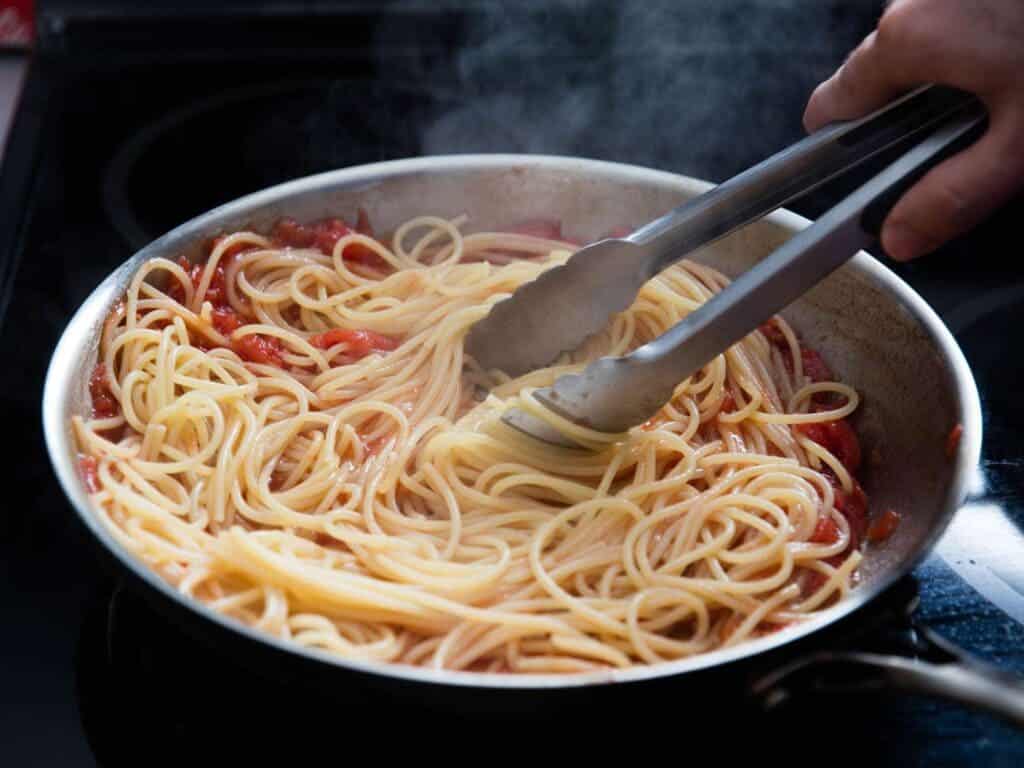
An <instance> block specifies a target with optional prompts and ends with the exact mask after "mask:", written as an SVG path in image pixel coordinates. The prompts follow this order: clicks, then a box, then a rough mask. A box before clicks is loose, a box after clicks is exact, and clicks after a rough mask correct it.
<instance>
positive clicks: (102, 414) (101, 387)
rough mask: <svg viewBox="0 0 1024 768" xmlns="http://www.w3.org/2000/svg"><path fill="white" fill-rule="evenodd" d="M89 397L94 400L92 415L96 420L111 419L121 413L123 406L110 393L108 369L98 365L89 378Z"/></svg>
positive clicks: (100, 364) (101, 364)
mask: <svg viewBox="0 0 1024 768" xmlns="http://www.w3.org/2000/svg"><path fill="white" fill-rule="evenodd" d="M89 396H90V397H91V398H92V415H93V418H94V419H109V418H110V417H112V416H117V415H118V414H119V413H120V412H121V406H120V404H119V403H118V402H117V398H116V397H114V393H113V392H111V391H110V381H109V380H108V379H107V367H106V366H105V365H104V364H103V363H97V364H96V367H95V368H93V369H92V375H91V376H90V377H89Z"/></svg>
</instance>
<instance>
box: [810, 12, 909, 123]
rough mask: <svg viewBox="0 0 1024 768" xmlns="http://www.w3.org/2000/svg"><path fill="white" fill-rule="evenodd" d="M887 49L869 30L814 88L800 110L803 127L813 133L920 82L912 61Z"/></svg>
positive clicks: (876, 105) (879, 103)
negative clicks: (802, 115)
mask: <svg viewBox="0 0 1024 768" xmlns="http://www.w3.org/2000/svg"><path fill="white" fill-rule="evenodd" d="M904 58H906V57H905V56H904V55H902V54H900V53H899V52H897V51H892V50H887V47H886V44H885V40H884V39H883V40H882V42H879V38H878V32H872V33H871V34H870V35H868V36H867V37H866V38H864V41H863V42H862V43H861V44H860V45H858V46H857V47H856V48H855V49H854V50H853V52H852V53H851V54H850V55H849V57H847V59H846V61H845V62H844V63H843V65H842V66H841V67H840V68H839V69H837V70H836V72H835V74H834V75H832V77H830V78H829V79H828V80H826V81H825V82H823V83H822V84H821V85H819V86H818V87H817V88H815V89H814V93H812V94H811V98H810V99H809V100H808V102H807V108H806V109H805V110H804V127H805V128H807V130H808V132H814V131H816V130H818V129H819V128H821V127H822V126H823V125H825V124H827V123H831V122H834V121H836V120H850V119H852V118H855V117H860V116H861V115H866V114H867V113H868V112H871V111H873V110H875V109H878V108H879V107H881V106H883V105H884V104H886V103H888V102H890V101H892V100H893V99H894V98H896V97H897V96H899V95H900V94H902V93H905V92H906V91H908V90H910V89H911V88H913V87H914V86H915V85H918V84H919V83H920V82H922V80H923V78H924V76H923V75H922V74H920V73H919V72H918V71H917V70H918V69H919V67H918V66H916V65H914V64H913V62H912V61H911V62H905V61H902V59H904Z"/></svg>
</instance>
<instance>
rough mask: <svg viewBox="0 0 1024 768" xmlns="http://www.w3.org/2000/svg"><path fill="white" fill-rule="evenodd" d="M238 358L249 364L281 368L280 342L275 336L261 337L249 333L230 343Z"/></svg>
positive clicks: (281, 348)
mask: <svg viewBox="0 0 1024 768" xmlns="http://www.w3.org/2000/svg"><path fill="white" fill-rule="evenodd" d="M231 348H232V349H234V350H235V352H236V353H237V354H238V356H239V357H240V358H242V359H243V360H248V361H249V362H250V363H262V364H264V365H273V366H276V367H278V368H281V367H282V366H283V365H284V360H283V359H282V357H281V353H282V351H283V347H282V345H281V340H280V339H278V338H276V337H275V336H261V335H260V334H258V333H251V334H249V335H247V336H243V337H242V338H240V339H235V340H234V341H232V343H231Z"/></svg>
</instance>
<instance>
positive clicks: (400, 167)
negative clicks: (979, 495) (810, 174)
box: [42, 154, 982, 690]
mask: <svg viewBox="0 0 1024 768" xmlns="http://www.w3.org/2000/svg"><path fill="white" fill-rule="evenodd" d="M524 166H527V167H539V168H543V169H546V170H549V171H562V172H566V173H567V174H568V175H570V176H578V177H581V178H585V177H586V176H588V175H590V176H594V175H605V176H609V177H613V178H614V179H615V180H617V181H618V182H620V183H624V184H625V183H630V182H638V183H647V184H649V185H651V184H656V185H660V186H669V187H672V188H675V189H678V190H679V191H681V192H683V193H686V194H699V193H701V192H703V191H705V190H706V189H708V188H710V187H711V186H713V185H712V184H710V183H709V182H706V181H702V180H699V179H694V178H692V177H688V176H683V175H680V174H675V173H670V172H667V171H661V170H656V169H651V168H646V167H643V166H637V165H629V164H624V163H615V162H608V161H602V160H592V159H586V158H579V157H570V156H560V155H517V154H466V155H435V156H430V157H418V158H407V159H401V160H390V161H385V162H379V163H371V164H367V165H360V166H354V167H351V168H343V169H338V170H334V171H327V172H325V173H320V174H316V175H313V176H306V177H302V178H299V179H295V180H292V181H288V182H285V183H282V184H278V185H275V186H273V187H269V188H267V189H264V190H261V191H258V192H254V193H252V194H250V195H246V196H245V197H242V198H239V199H237V200H234V201H232V202H229V203H226V204H224V205H221V206H219V207H217V208H214V209H213V210H211V211H209V212H207V213H204V214H201V215H200V216H197V217H195V218H193V219H191V220H189V221H187V222H185V223H183V224H181V225H179V226H178V227H176V228H175V229H173V230H171V231H170V232H168V233H167V234H165V235H163V236H162V237H160V238H158V239H156V240H154V241H153V242H152V243H150V244H149V245H147V246H146V247H144V248H142V249H141V250H140V251H138V252H137V253H136V254H135V255H134V256H133V257H132V258H130V259H129V260H128V261H126V262H125V263H124V264H122V265H121V266H120V267H119V268H118V269H117V270H115V271H114V272H113V273H111V274H110V275H109V276H108V277H107V278H106V279H105V280H104V281H103V282H102V283H100V285H99V286H97V288H96V289H95V290H93V291H92V293H91V294H90V295H89V297H88V298H87V299H86V300H85V301H84V302H83V303H82V305H81V306H80V307H79V308H78V309H77V310H76V312H75V313H74V315H73V316H72V318H71V320H70V321H69V322H68V325H67V326H66V328H65V330H64V332H63V333H62V335H61V338H60V340H59V342H58V343H57V346H56V348H55V350H54V353H53V356H52V358H51V360H50V365H49V367H48V370H47V373H46V380H45V385H44V391H43V401H42V420H43V433H44V438H45V442H46V448H47V453H48V455H49V458H50V462H51V464H52V466H53V468H54V472H55V474H56V475H57V479H58V482H59V483H60V485H61V488H62V490H63V491H64V494H65V496H66V497H67V498H68V500H69V501H70V502H71V505H72V506H73V508H74V510H75V513H76V515H77V517H78V518H79V519H80V520H81V521H82V522H83V523H84V525H85V526H86V528H87V529H88V530H89V532H90V533H91V534H92V535H93V536H94V537H95V538H96V539H97V540H98V541H99V542H100V543H101V544H102V545H103V547H104V549H105V550H107V552H108V553H109V554H111V555H113V557H114V559H115V560H116V561H117V562H118V563H119V564H120V565H121V566H123V567H125V568H127V569H128V570H129V571H130V572H131V573H132V574H133V575H134V576H135V577H137V578H139V579H141V581H142V582H143V583H145V584H146V586H148V587H150V588H152V589H153V590H155V591H156V592H158V593H160V595H161V597H163V598H166V599H169V600H170V601H171V602H172V603H175V604H177V607H180V608H184V609H186V610H188V611H189V612H191V613H194V614H196V615H198V616H200V617H202V618H203V619H205V620H207V621H210V622H212V623H213V624H215V625H218V627H219V628H220V629H223V630H227V631H228V632H232V633H237V634H239V635H242V636H243V637H244V638H245V639H247V640H249V641H253V642H255V643H257V644H259V645H262V646H266V647H267V649H272V650H277V651H281V652H284V653H287V654H294V655H296V656H299V657H304V658H306V659H307V660H312V661H319V662H325V663H327V664H330V665H332V666H335V667H339V668H341V669H344V670H349V671H352V672H357V673H363V674H374V675H381V676H384V677H389V678H394V679H397V680H403V681H407V682H413V683H431V684H435V685H443V686H453V687H464V688H486V689H495V690H503V689H504V690H517V689H563V688H577V687H584V686H594V685H606V684H608V683H617V682H639V681H644V680H651V679H657V678H665V677H673V676H677V675H682V674H684V673H687V672H696V671H698V670H704V669H710V668H713V667H720V666H724V665H727V664H730V663H733V662H736V661H739V660H741V659H747V658H750V657H753V656H757V655H761V654H764V653H767V652H769V651H772V650H775V649H777V648H780V647H782V646H784V645H788V644H790V643H792V642H794V641H796V640H798V639H800V638H804V637H807V636H809V635H811V634H813V633H815V632H817V631H818V630H820V629H823V628H824V627H826V626H828V625H831V624H834V623H835V622H837V621H839V620H840V619H842V618H844V617H846V616H848V615H850V614H851V613H853V612H855V611H856V610H858V609H859V608H861V607H862V606H864V605H866V604H867V603H869V602H871V601H872V600H873V599H874V598H875V597H876V596H877V595H879V594H880V593H881V592H883V591H884V590H885V589H886V588H888V587H889V586H891V585H892V584H893V583H894V582H896V581H897V580H898V579H899V578H901V577H902V576H904V575H905V574H907V573H909V572H910V570H912V569H913V568H914V567H915V566H916V565H917V564H918V563H919V562H920V561H921V560H922V559H923V558H924V557H925V556H926V555H927V553H928V552H930V551H931V550H932V548H933V547H934V546H935V544H936V543H937V541H938V539H939V537H940V536H941V534H942V533H943V531H944V530H945V528H946V527H947V525H948V524H949V521H950V520H951V519H952V517H953V515H954V513H955V512H956V510H957V509H958V508H959V507H960V506H961V504H962V503H963V501H964V499H965V498H966V495H967V490H968V488H969V485H970V481H971V477H972V474H973V473H974V472H975V471H976V469H977V467H978V465H979V461H980V455H981V436H982V435H981V432H982V414H981V403H980V397H979V395H978V390H977V386H976V383H975V381H974V377H973V375H972V373H971V371H970V368H969V366H968V364H967V361H966V359H965V358H964V355H963V353H962V351H961V350H960V347H959V345H958V344H957V343H956V340H955V339H954V337H953V335H952V333H951V332H950V331H949V330H948V329H947V328H946V326H945V324H944V323H943V322H942V320H941V319H940V318H939V317H938V315H937V314H936V313H935V311H934V310H933V309H932V308H931V307H930V306H929V305H928V303H927V302H926V301H925V300H924V299H923V298H922V297H921V296H919V295H918V294H917V292H916V291H914V290H913V289H912V288H911V287H910V286H909V285H908V284H907V283H905V282H904V281H903V280H902V279H901V278H900V277H898V276H897V275H896V274H895V273H893V272H892V271H891V270H889V269H888V268H887V267H886V266H884V265H883V264H882V263H881V262H879V261H878V260H876V259H875V258H873V257H872V256H870V255H869V254H867V253H865V252H863V251H861V252H859V253H857V254H856V255H855V256H854V257H853V258H852V259H851V260H850V261H849V262H848V268H852V269H854V270H856V271H857V272H858V273H860V274H861V275H863V276H864V277H866V278H867V279H868V280H869V281H871V282H873V283H874V284H876V285H878V286H879V287H880V288H881V289H882V290H883V291H885V292H886V293H889V294H890V295H893V296H894V297H895V298H896V300H897V301H898V303H899V304H900V305H901V306H902V307H903V308H904V309H905V310H906V311H908V312H909V313H910V315H911V316H912V317H913V318H914V320H915V321H916V322H917V323H918V324H919V326H920V327H921V328H922V329H923V330H924V331H925V332H926V333H927V334H928V335H929V336H930V337H931V340H932V342H933V343H934V344H935V345H936V346H937V347H938V348H939V349H940V350H941V352H942V354H943V357H944V359H945V360H946V362H947V365H948V368H949V373H950V375H951V376H952V377H953V383H954V389H955V391H956V393H957V395H958V399H959V408H960V412H959V414H958V420H959V422H960V423H961V424H962V425H963V432H962V435H961V439H960V448H959V451H958V454H957V457H956V459H955V462H954V464H953V466H952V472H951V481H950V484H949V488H948V491H947V494H946V497H945V499H944V501H943V508H942V510H941V514H940V515H939V517H938V520H937V523H936V524H935V525H933V526H932V528H931V529H930V531H929V534H928V536H926V537H924V539H923V541H922V542H921V543H920V545H919V546H918V548H917V550H916V552H915V553H914V554H913V556H912V557H908V558H906V559H905V560H904V561H903V562H902V563H901V564H900V565H899V567H896V568H893V569H891V570H890V572H889V573H887V574H886V575H884V576H883V577H880V578H878V579H876V580H875V581H873V582H872V583H870V584H866V585H861V586H860V587H858V588H857V589H855V590H853V591H852V592H851V594H850V595H849V596H848V597H846V599H844V600H842V601H840V602H839V603H838V604H837V605H835V606H833V607H832V608H829V609H828V610H826V611H824V612H823V613H822V614H821V615H819V616H817V617H815V618H813V619H810V620H808V621H805V622H802V623H800V624H798V625H794V626H791V627H787V628H785V629H783V630H780V631H778V632H775V633H773V634H771V635H768V636H766V637H763V638H759V639H756V640H751V641H748V642H744V643H741V644H739V645H737V646H735V647H732V648H724V649H718V650H715V651H710V652H708V653H703V654H698V655H696V656H692V657H688V658H684V659H679V660H675V661H666V662H661V663H659V664H654V665H634V666H632V667H628V668H625V669H612V670H602V671H599V672H585V673H572V674H554V673H551V674H539V673H527V674H488V673H479V672H462V671H450V670H434V669H431V668H424V667H413V666H406V665H400V664H394V663H391V662H375V661H363V660H356V659H346V658H342V657H339V656H335V655H333V654H330V653H329V652H327V651H323V650H319V649H315V648H306V647H303V646H300V645H298V644H296V643H293V642H291V641H287V640H283V639H280V638H277V637H273V636H271V635H269V634H267V633H264V632H261V631H259V630H257V629H254V628H252V627H248V626H245V625H243V624H241V623H240V622H238V621H236V620H234V619H231V618H229V617H227V616H224V615H222V614H219V613H217V612H215V611H214V610H212V609H211V608H209V607H208V606H206V605H204V604H202V603H200V602H198V601H196V600H194V599H192V598H189V597H187V596H186V595H183V594H182V593H180V592H179V591H177V590H176V589H174V588H173V587H172V586H171V585H170V584H169V583H167V582H166V581H165V580H163V579H162V578H160V576H159V575H158V574H157V573H156V572H155V571H154V570H152V569H151V568H150V567H149V566H148V565H147V564H145V563H144V562H142V561H141V560H139V559H137V558H136V557H135V556H134V555H133V554H132V553H130V552H129V551H128V550H127V549H126V548H125V547H124V546H122V545H121V544H119V543H118V542H117V541H116V540H115V539H114V537H113V535H112V534H111V533H110V531H109V530H108V529H107V528H106V527H105V526H104V525H103V523H102V522H101V521H100V519H99V516H98V515H97V514H96V513H95V511H94V509H93V508H92V505H91V504H90V502H89V499H88V495H87V494H86V493H85V491H84V488H83V486H82V482H81V480H80V478H79V476H78V473H77V471H76V470H75V466H74V461H73V459H72V457H73V456H74V454H75V449H74V445H73V440H72V437H71V430H70V425H69V424H68V423H67V420H66V419H65V414H64V407H65V401H66V397H67V393H68V391H69V388H70V387H71V386H72V384H73V382H74V380H75V374H76V371H75V366H74V365H73V363H74V361H75V360H77V359H78V357H79V355H78V352H79V350H80V349H81V347H82V345H83V344H93V343H95V340H94V338H93V330H92V329H93V323H92V322H90V321H89V319H90V318H93V317H94V316H95V315H96V314H97V313H102V314H104V315H105V314H106V310H107V307H109V306H110V305H111V304H112V303H113V301H112V299H113V298H114V295H113V294H114V293H115V292H117V291H118V286H119V285H120V284H121V280H120V279H119V276H121V275H122V274H123V273H125V272H132V273H134V271H135V270H136V269H137V266H138V264H140V263H141V262H142V261H145V260H147V259H148V258H151V257H152V256H155V255H157V254H161V253H165V252H167V251H168V250H171V249H173V248H175V247H176V246H177V245H178V244H179V243H185V242H188V241H189V240H190V239H192V238H193V237H194V235H195V234H196V233H198V232H200V231H205V230H208V229H210V228H212V227H214V226H216V224H217V222H219V221H223V220H225V219H229V218H232V217H235V216H237V215H239V214H242V213H244V212H245V211H248V210H252V209H255V208H259V207H262V206H264V205H267V204H270V203H277V202H283V201H286V200H287V199H288V198H290V197H292V196H296V195H299V194H304V193H309V192H314V191H316V190H318V189H320V190H324V189H335V188H339V187H357V186H359V185H361V184H368V183H373V182H379V181H382V180H384V179H388V178H394V177H399V176H406V175H417V174H424V173H426V174H440V175H448V174H453V173H459V172H473V171H508V170H512V169H515V168H520V167H524ZM766 219H768V220H769V221H772V222H774V223H776V224H778V225H780V226H782V227H783V228H785V229H787V230H789V231H791V232H797V231H799V230H801V229H803V228H805V227H807V226H808V225H810V223H811V222H810V221H809V220H808V219H806V218H804V217H803V216H799V215H798V214H795V213H793V212H791V211H788V210H785V209H780V210H778V211H775V212H774V213H772V214H770V215H769V216H768V217H766Z"/></svg>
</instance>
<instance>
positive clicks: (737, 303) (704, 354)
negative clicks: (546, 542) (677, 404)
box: [505, 102, 986, 444]
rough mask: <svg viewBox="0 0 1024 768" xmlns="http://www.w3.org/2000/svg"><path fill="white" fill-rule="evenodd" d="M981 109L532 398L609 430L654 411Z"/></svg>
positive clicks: (852, 246)
mask: <svg viewBox="0 0 1024 768" xmlns="http://www.w3.org/2000/svg"><path fill="white" fill-rule="evenodd" d="M985 123H986V114H985V111H984V109H983V108H982V107H981V106H980V104H978V103H976V102H975V103H968V104H965V105H964V106H963V107H962V108H961V109H960V111H959V113H958V114H956V115H954V116H953V117H947V121H946V122H945V124H943V125H941V126H940V127H939V128H938V129H936V130H935V131H934V133H932V134H931V135H929V136H927V137H926V138H924V139H923V140H922V141H920V143H919V144H917V145H915V146H914V147H912V148H911V149H909V150H908V151H907V152H906V153H905V154H904V155H903V156H901V157H900V158H899V159H898V160H896V161H895V162H893V163H892V164H891V165H889V166H887V167H886V168H885V169H884V170H882V171H881V172H879V173H878V174H877V175H876V176H874V177H873V178H872V179H871V180H869V181H868V182H866V183H865V184H863V185H862V186H861V187H860V188H858V189H857V190H856V191H855V192H853V193H852V194H851V195H849V196H848V197H846V198H845V199H844V200H842V201H841V202H840V203H838V204H837V205H836V206H834V207H833V208H831V209H830V210H829V211H827V212H826V213H825V214H824V215H823V216H822V217H821V218H819V219H818V220H817V221H816V222H814V223H813V224H812V225H810V226H809V227H807V228H806V229H804V230H803V231H801V232H799V233H797V234H796V235H795V236H794V237H792V238H791V239H790V240H788V241H787V242H786V243H784V244H783V245H782V246H780V247H779V248H777V249H776V250H775V251H773V252H772V253H771V254H770V255H769V256H767V257H766V258H765V259H763V260H762V261H760V262H758V263H757V264H756V265H755V266H754V267H752V268H751V269H749V270H748V271H747V272H745V273H743V274H742V275H740V276H739V277H738V278H736V279H735V280H734V281H733V282H732V283H731V284H730V285H728V286H727V287H726V288H725V289H724V290H722V291H721V292H720V293H719V294H717V295H716V296H714V297H713V298H712V299H710V300H709V301H708V302H707V303H706V304H704V305H703V306H702V307H700V308H699V309H697V310H695V311H694V312H693V313H691V314H690V315H688V316H687V317H686V318H685V319H683V320H682V321H681V322H679V323H678V324H676V325H675V326H673V327H672V328H670V329H669V330H668V331H666V332H665V333H664V334H662V335H661V336H659V337H658V338H657V339H655V340H653V341H651V342H649V343H648V344H646V345H644V346H642V347H640V348H639V349H637V350H635V351H634V352H632V353H631V354H628V355H626V356H624V357H619V358H601V359H600V360H597V361H595V362H593V363H591V364H590V365H588V366H587V367H586V368H585V369H584V371H583V372H582V373H580V374H573V375H567V376H562V377H560V378H559V379H557V380H556V381H555V383H554V385H553V386H551V387H550V388H546V389H540V390H537V392H536V393H535V397H536V398H537V400H539V401H540V402H541V403H543V404H544V405H546V406H547V407H549V408H551V409H552V410H553V411H554V412H555V413H557V414H558V415H560V416H562V417H563V418H566V419H569V420H570V421H572V422H574V423H575V424H577V425H579V426H582V427H586V428H589V429H593V430H597V431H599V432H604V433H611V434H617V433H622V432H625V431H626V430H628V429H629V428H630V427H632V426H635V425H637V424H640V423H642V422H644V421H646V420H647V419H649V418H650V417H651V416H653V415H654V414H655V413H656V412H657V411H658V410H659V409H660V408H661V406H662V405H663V404H664V403H665V402H667V401H668V400H669V399H670V398H671V397H672V393H673V392H674V390H675V387H676V386H677V385H678V383H679V382H680V381H682V380H683V379H685V378H686V377H687V376H690V375H692V374H693V373H695V372H696V371H698V370H699V369H700V368H701V367H703V366H704V365H706V364H707V363H708V362H709V361H710V360H711V359H712V358H714V357H715V355H718V354H720V353H721V352H723V351H724V350H725V349H727V348H728V347H729V346H730V345H732V344H734V343H736V342H737V341H739V340H740V339H742V338H743V337H744V336H746V335H747V334H748V333H750V332H751V331H753V330H755V329H756V328H757V327H758V326H759V325H760V324H761V323H763V322H764V321H765V320H767V319H769V318H770V317H772V316H773V315H774V314H776V313H777V312H779V311H781V310H782V309H783V308H785V307H786V306H787V305H789V304H790V303H791V302H792V301H794V300H795V299H797V298H798V297H800V296H801V295H803V294H804V293H806V292H807V291H808V290H810V289H811V288H812V287H813V286H815V285H816V284H817V283H818V282H820V281H821V280H822V279H823V278H825V277H826V276H827V275H829V274H830V273H831V272H832V271H834V270H835V269H837V268H838V267H839V266H841V265H842V264H843V263H844V262H846V261H847V260H848V259H849V258H850V257H851V256H853V255H854V254H855V253H857V252H858V251H859V250H861V249H863V248H867V247H869V246H871V245H872V244H873V243H874V242H875V241H876V238H877V237H878V235H879V231H880V228H881V224H882V221H883V220H884V218H885V216H886V215H887V213H888V211H889V210H890V209H891V208H892V206H893V205H894V204H895V203H896V201H897V200H898V199H899V197H900V196H901V194H902V193H903V191H905V190H906V189H907V188H908V187H909V186H911V185H912V184H913V183H914V182H916V181H917V180H918V179H919V178H920V177H921V176H922V175H923V174H924V173H926V172H927V171H928V170H929V169H930V168H932V167H933V166H935V165H936V164H937V163H939V162H940V161H941V160H942V159H944V158H945V157H947V156H949V155H950V154H952V153H953V152H955V151H957V150H958V149H960V148H961V147H963V146H964V145H966V144H967V143H969V142H970V141H973V140H974V139H975V138H976V137H977V136H978V135H979V134H980V132H981V131H982V130H983V129H984V126H985ZM505 421H506V422H507V423H509V424H511V425H513V426H516V427H517V428H519V429H522V430H524V431H527V432H529V433H531V434H533V435H535V436H537V437H540V438H541V439H544V440H547V441H549V442H556V443H563V444H564V443H565V442H566V441H565V439H564V438H563V437H562V436H561V435H560V434H559V433H558V432H557V430H553V429H552V428H551V427H550V426H548V425H547V424H546V423H544V422H543V421H541V420H539V419H537V418H535V417H534V416H532V415H530V414H526V413H524V412H522V411H518V410H513V411H510V412H509V413H508V414H506V416H505Z"/></svg>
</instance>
